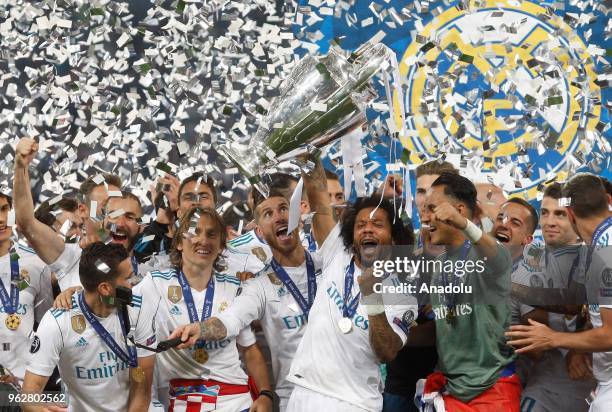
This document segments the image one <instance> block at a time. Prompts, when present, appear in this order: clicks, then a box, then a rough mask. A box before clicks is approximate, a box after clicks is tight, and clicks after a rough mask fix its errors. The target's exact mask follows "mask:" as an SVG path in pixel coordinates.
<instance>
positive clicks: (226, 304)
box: [219, 302, 229, 312]
mask: <svg viewBox="0 0 612 412" xmlns="http://www.w3.org/2000/svg"><path fill="white" fill-rule="evenodd" d="M228 306H229V303H227V302H221V304H220V305H219V312H223V311H224V310H225V309H227V307H228Z"/></svg>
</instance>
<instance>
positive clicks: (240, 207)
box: [222, 203, 253, 229]
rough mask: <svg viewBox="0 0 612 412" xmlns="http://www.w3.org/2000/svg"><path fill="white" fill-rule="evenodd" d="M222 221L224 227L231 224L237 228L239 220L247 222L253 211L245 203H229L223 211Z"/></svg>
mask: <svg viewBox="0 0 612 412" xmlns="http://www.w3.org/2000/svg"><path fill="white" fill-rule="evenodd" d="M222 218H223V221H224V222H225V227H227V226H231V227H232V228H234V229H237V228H238V226H240V221H241V220H242V221H245V222H249V221H250V220H252V219H253V213H252V211H251V209H249V206H248V205H247V204H246V203H237V204H233V205H231V206H230V207H229V208H228V209H227V210H226V211H225V212H223V216H222Z"/></svg>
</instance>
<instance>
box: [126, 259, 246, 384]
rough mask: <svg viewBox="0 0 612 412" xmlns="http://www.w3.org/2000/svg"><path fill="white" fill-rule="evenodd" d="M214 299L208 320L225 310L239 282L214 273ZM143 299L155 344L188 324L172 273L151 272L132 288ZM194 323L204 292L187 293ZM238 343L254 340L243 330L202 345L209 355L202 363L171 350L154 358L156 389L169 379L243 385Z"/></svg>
mask: <svg viewBox="0 0 612 412" xmlns="http://www.w3.org/2000/svg"><path fill="white" fill-rule="evenodd" d="M214 282H215V295H214V297H213V308H212V313H211V316H217V315H218V314H219V313H221V312H222V311H223V310H225V309H226V308H227V307H228V306H229V305H230V304H231V303H232V302H233V300H234V298H235V297H236V293H237V292H238V289H239V288H240V281H239V280H238V279H237V278H235V277H233V276H229V275H225V274H219V273H215V275H214ZM134 290H135V291H137V292H138V294H142V296H143V307H145V308H146V310H147V311H149V310H150V311H152V312H154V313H155V314H156V315H155V329H156V334H157V337H158V340H164V339H167V338H168V336H170V334H171V333H172V331H173V330H174V329H176V328H177V327H178V326H181V325H186V324H189V323H191V321H190V319H189V314H188V312H187V305H186V303H185V299H184V296H183V292H182V289H181V286H180V284H179V282H178V275H177V272H176V270H175V269H170V270H167V271H154V272H151V273H149V274H147V276H146V277H145V278H144V279H143V281H142V282H140V283H139V284H138V285H136V287H135V288H134ZM191 293H192V296H193V300H194V303H195V307H196V309H197V313H198V319H201V318H202V311H203V309H204V299H205V296H206V289H204V290H203V291H201V292H198V291H197V290H194V289H191ZM236 343H238V344H239V345H241V346H245V347H247V346H251V345H253V344H254V343H255V336H254V335H253V332H252V331H251V329H250V327H247V328H245V329H243V330H242V331H241V332H240V334H239V335H238V337H237V338H226V339H223V340H221V341H206V342H205V346H204V349H205V350H206V351H207V352H208V354H209V359H208V361H207V362H206V363H204V364H202V363H198V362H196V360H195V359H194V357H193V356H194V349H193V348H192V349H182V350H176V349H171V350H169V351H166V352H162V353H160V354H158V355H157V358H156V370H157V371H156V378H157V387H158V388H166V387H168V385H169V381H170V380H171V379H212V380H217V381H220V382H225V383H231V384H238V385H246V383H247V375H246V374H245V373H244V371H243V370H242V368H241V367H240V360H239V358H238V348H237V346H236Z"/></svg>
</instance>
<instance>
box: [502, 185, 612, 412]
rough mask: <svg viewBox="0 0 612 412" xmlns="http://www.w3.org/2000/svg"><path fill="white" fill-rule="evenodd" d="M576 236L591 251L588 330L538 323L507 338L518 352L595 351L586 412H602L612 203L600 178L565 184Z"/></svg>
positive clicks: (608, 386)
mask: <svg viewBox="0 0 612 412" xmlns="http://www.w3.org/2000/svg"><path fill="white" fill-rule="evenodd" d="M560 201H561V202H562V205H563V206H566V211H567V214H568V216H569V219H570V221H571V222H572V225H573V227H574V230H575V232H576V233H577V234H578V235H579V236H580V237H581V238H582V240H584V241H585V242H586V243H587V245H589V246H590V249H589V251H588V258H587V262H586V269H585V270H586V275H585V279H584V283H585V287H586V295H587V296H586V297H587V299H588V302H589V314H590V317H591V324H592V326H593V327H592V329H590V330H587V331H583V332H578V333H565V332H560V331H555V330H553V329H551V328H549V327H548V326H546V325H544V324H541V323H539V322H536V321H533V320H530V325H516V326H513V327H512V328H511V329H510V331H509V332H507V333H506V335H507V336H508V337H509V338H511V340H510V341H509V342H508V343H509V344H511V345H514V346H516V347H518V348H519V349H518V350H517V352H519V353H523V352H529V351H542V350H550V349H555V348H564V349H573V350H576V351H581V352H593V375H594V376H595V379H596V380H597V382H598V385H597V389H596V396H595V398H594V399H593V402H592V403H591V408H590V412H604V411H607V410H609V409H610V404H611V403H612V264H611V262H612V256H611V254H610V248H609V246H610V243H611V242H612V212H610V204H612V198H611V196H610V194H608V193H607V190H606V186H605V184H604V182H603V181H602V179H601V178H599V177H597V176H594V175H591V174H578V175H576V176H574V177H573V178H572V179H570V180H569V181H568V182H566V183H565V185H564V187H563V198H562V199H561V200H560Z"/></svg>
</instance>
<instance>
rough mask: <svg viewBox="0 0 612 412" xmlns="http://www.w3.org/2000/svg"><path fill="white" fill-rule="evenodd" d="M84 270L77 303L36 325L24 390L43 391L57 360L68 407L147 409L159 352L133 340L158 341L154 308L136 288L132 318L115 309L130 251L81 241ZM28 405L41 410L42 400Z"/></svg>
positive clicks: (99, 411)
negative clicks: (148, 308)
mask: <svg viewBox="0 0 612 412" xmlns="http://www.w3.org/2000/svg"><path fill="white" fill-rule="evenodd" d="M79 273H80V276H81V283H82V284H83V287H84V291H83V292H82V293H78V294H75V295H74V302H73V307H72V309H70V310H68V311H65V310H51V311H48V312H47V313H46V314H45V316H44V317H43V319H42V321H41V323H40V325H39V327H38V331H37V332H36V335H35V337H34V340H33V341H32V344H31V347H30V354H31V356H30V359H29V362H28V366H27V371H26V376H25V381H24V384H23V392H25V393H40V392H42V390H43V388H44V387H45V385H46V383H47V380H48V379H49V376H51V373H52V372H53V368H55V366H58V367H59V371H60V375H61V377H62V381H63V383H64V385H66V388H67V391H68V394H67V399H66V401H67V403H68V411H69V412H72V411H74V412H82V411H83V412H86V411H91V412H104V411H108V412H116V411H130V412H131V411H134V412H141V411H145V410H147V409H148V407H149V403H150V399H151V383H152V379H153V366H154V364H155V357H154V356H152V355H153V354H152V353H151V352H148V351H146V350H142V349H136V347H135V346H134V345H133V343H134V342H137V343H139V344H142V345H144V344H151V343H152V342H154V340H155V336H154V331H153V329H152V324H153V323H152V322H153V315H154V314H153V313H147V312H145V311H143V310H141V306H140V302H141V300H142V298H141V297H140V296H133V301H132V302H131V303H132V305H133V307H128V308H127V309H128V317H127V319H126V318H124V317H123V316H122V313H123V312H122V311H120V310H118V305H119V303H120V302H122V298H121V296H125V295H126V291H127V295H130V293H129V290H130V288H131V281H130V278H132V277H133V276H134V275H135V274H134V271H133V270H132V265H131V262H130V259H129V256H128V253H127V251H126V249H125V248H124V247H121V246H120V245H116V244H110V245H105V244H103V243H99V242H98V243H93V244H91V245H90V246H88V247H87V248H85V249H83V253H82V255H81V258H80V260H79ZM123 303H125V304H127V303H129V302H123ZM128 322H129V324H130V325H128V324H127V323H128ZM130 326H131V327H130ZM128 337H131V338H133V339H134V341H133V342H132V341H131V340H128ZM24 410H25V411H26V412H34V411H40V410H42V406H40V405H34V404H32V405H26V406H25V407H24Z"/></svg>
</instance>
